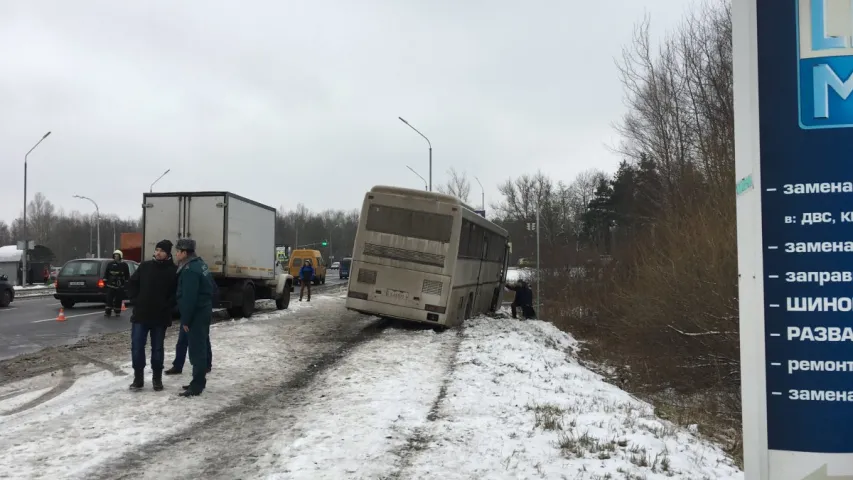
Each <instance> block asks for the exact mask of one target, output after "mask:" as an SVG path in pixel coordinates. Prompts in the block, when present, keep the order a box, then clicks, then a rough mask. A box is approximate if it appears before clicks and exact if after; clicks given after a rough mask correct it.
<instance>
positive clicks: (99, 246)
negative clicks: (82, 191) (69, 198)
mask: <svg viewBox="0 0 853 480" xmlns="http://www.w3.org/2000/svg"><path fill="white" fill-rule="evenodd" d="M74 198H82V199H83V200H88V201H90V202H92V205H94V206H95V215H96V218H97V219H96V220H95V222H96V224H97V228H96V232H97V233H96V234H97V235H98V242H97V243H98V247H97V248H98V252H97V253H96V254H95V258H100V256H101V209H100V208H98V204H97V202H95V201H94V200H92V199H91V198H89V197H85V196H83V195H74Z"/></svg>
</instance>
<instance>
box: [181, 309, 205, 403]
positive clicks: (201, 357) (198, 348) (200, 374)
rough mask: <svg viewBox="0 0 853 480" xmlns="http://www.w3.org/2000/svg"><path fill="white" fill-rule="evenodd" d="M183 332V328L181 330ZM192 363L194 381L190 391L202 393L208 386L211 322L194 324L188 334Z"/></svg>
mask: <svg viewBox="0 0 853 480" xmlns="http://www.w3.org/2000/svg"><path fill="white" fill-rule="evenodd" d="M181 330H183V328H181ZM187 340H188V343H189V350H190V363H192V364H193V379H192V381H191V382H190V390H192V391H193V392H197V393H201V391H202V390H204V387H206V386H207V378H206V376H207V366H208V365H209V363H208V356H207V352H208V349H209V348H210V322H203V323H202V322H194V323H193V326H192V327H190V331H189V333H188V334H187Z"/></svg>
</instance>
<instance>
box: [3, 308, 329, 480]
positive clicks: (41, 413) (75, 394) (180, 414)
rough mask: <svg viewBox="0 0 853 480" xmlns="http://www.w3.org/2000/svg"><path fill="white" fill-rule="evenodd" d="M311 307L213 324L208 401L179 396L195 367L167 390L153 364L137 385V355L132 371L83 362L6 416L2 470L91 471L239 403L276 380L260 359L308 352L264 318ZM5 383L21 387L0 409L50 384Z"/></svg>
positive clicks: (282, 361)
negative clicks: (155, 386) (285, 341)
mask: <svg viewBox="0 0 853 480" xmlns="http://www.w3.org/2000/svg"><path fill="white" fill-rule="evenodd" d="M311 303H312V304H313V303H314V302H311ZM306 307H310V304H304V303H303V304H299V303H298V302H296V304H294V303H291V307H290V308H289V309H288V310H284V311H279V312H273V313H268V314H259V315H256V316H254V317H253V318H252V320H251V321H248V320H246V319H238V320H234V321H230V322H223V323H218V324H214V325H212V326H211V341H212V343H213V372H212V373H210V374H208V378H209V380H208V388H207V390H206V391H205V393H204V395H203V396H202V397H199V399H201V400H202V401H188V400H186V399H183V398H180V397H178V396H177V395H175V394H176V393H178V392H180V386H181V385H182V384H186V383H187V382H188V381H189V379H190V378H189V375H188V373H187V372H188V370H185V373H184V375H180V376H177V378H176V377H170V376H164V378H163V383H164V386H165V390H164V391H163V392H153V391H152V390H151V369H150V365H148V366H147V367H146V378H145V390H144V391H142V392H130V391H129V390H128V385H129V384H130V380H131V374H132V371H133V370H132V367H131V364H130V361H129V359H128V361H127V362H126V363H125V364H124V365H122V366H121V369H122V370H123V371H124V372H125V373H126V374H127V375H126V376H115V375H113V374H112V373H109V372H107V371H103V370H100V369H97V368H92V367H91V366H90V367H89V368H88V369H85V368H84V369H81V370H82V371H81V372H76V373H77V374H76V378H75V381H74V383H73V384H72V385H71V386H70V388H68V389H67V390H64V391H62V392H61V393H60V394H59V395H58V396H56V397H54V398H51V399H49V400H47V401H46V402H44V403H41V404H39V405H37V406H34V407H33V408H30V409H28V410H25V411H22V412H19V413H15V414H11V415H4V416H0V431H2V432H3V435H0V451H2V452H3V455H0V472H2V474H0V477H4V476H8V478H45V479H56V478H68V477H81V478H85V477H86V472H88V471H89V470H90V469H93V468H97V467H99V466H101V465H103V464H104V463H106V462H107V461H109V460H110V459H111V458H116V457H118V456H120V455H122V454H124V453H126V452H128V451H134V450H135V449H138V448H139V447H140V446H141V445H144V444H145V443H146V442H150V441H155V440H156V439H158V438H163V437H165V436H167V435H169V434H173V433H175V432H178V431H181V430H183V429H185V428H187V427H189V426H191V425H193V424H195V423H198V422H200V421H201V420H203V419H204V418H205V417H207V416H209V415H212V414H214V413H215V412H216V411H218V410H221V409H223V408H225V407H226V406H228V405H230V404H233V403H234V402H236V401H238V400H239V399H240V398H241V397H242V396H243V395H245V394H246V393H247V392H248V391H250V389H251V388H253V387H256V386H258V385H262V384H263V383H264V382H268V381H270V380H269V378H268V377H269V375H268V373H267V372H265V371H264V370H262V369H257V368H254V367H256V366H257V365H258V364H277V365H288V357H290V356H293V355H294V354H299V355H301V356H308V354H309V351H310V350H311V346H310V345H305V346H302V345H297V346H290V348H282V345H281V341H280V338H281V336H280V335H274V334H271V333H272V332H275V331H276V330H275V328H276V327H277V326H278V327H280V328H282V329H285V330H284V331H286V326H285V325H286V324H281V325H279V324H276V323H269V322H262V321H263V320H270V319H275V320H277V319H278V318H279V317H285V316H287V315H289V314H291V313H293V312H295V311H298V310H300V309H302V308H306ZM173 340H174V339H173ZM149 348H150V347H149ZM148 354H149V355H150V350H149V351H148ZM128 356H129V352H128ZM172 358H174V343H172V342H168V341H167V345H166V362H167V364H168V363H169V362H170V361H171V359H172ZM146 362H147V359H146ZM167 366H168V365H167ZM187 367H189V363H187ZM288 368H290V367H288ZM293 368H295V367H293ZM59 377H60V376H59V375H57V376H56V379H55V381H54V382H53V383H54V384H55V385H56V384H58V383H59V380H60V378H59ZM4 389H5V391H7V392H8V393H9V394H12V393H20V394H18V395H15V396H12V395H4V396H2V397H0V412H9V411H12V410H13V409H15V408H17V407H19V406H20V405H22V404H24V403H26V402H28V401H32V400H34V398H33V397H34V396H35V393H32V391H33V390H36V389H38V390H40V391H42V390H43V389H45V386H44V382H35V381H34V380H33V379H30V380H24V381H21V382H15V383H13V384H9V385H5V386H4ZM25 390H29V391H30V392H31V393H26V392H25ZM22 396H23V397H24V398H21V397H22ZM4 478H6V477H4Z"/></svg>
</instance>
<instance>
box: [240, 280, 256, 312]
mask: <svg viewBox="0 0 853 480" xmlns="http://www.w3.org/2000/svg"><path fill="white" fill-rule="evenodd" d="M241 313H242V314H243V316H244V317H246V318H249V317H251V316H252V314H253V313H255V289H254V288H252V286H251V285H245V286H244V287H243V306H242V307H241Z"/></svg>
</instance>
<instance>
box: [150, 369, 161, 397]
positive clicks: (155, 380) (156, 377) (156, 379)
mask: <svg viewBox="0 0 853 480" xmlns="http://www.w3.org/2000/svg"><path fill="white" fill-rule="evenodd" d="M151 383H152V384H153V385H154V390H155V391H158V392H159V391H160V390H163V370H154V374H153V375H152V376H151Z"/></svg>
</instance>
